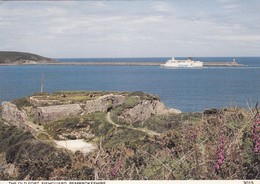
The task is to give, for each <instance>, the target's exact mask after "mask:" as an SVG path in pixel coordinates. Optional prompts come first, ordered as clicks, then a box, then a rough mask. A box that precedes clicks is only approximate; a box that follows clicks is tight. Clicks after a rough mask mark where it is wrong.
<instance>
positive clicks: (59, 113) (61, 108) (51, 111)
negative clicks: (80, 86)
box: [35, 104, 83, 123]
mask: <svg viewBox="0 0 260 184" xmlns="http://www.w3.org/2000/svg"><path fill="white" fill-rule="evenodd" d="M82 112H83V109H82V108H81V107H80V105H79V104H68V105H54V106H47V107H37V108H36V112H35V120H36V121H38V122H41V123H50V122H54V121H57V120H60V119H66V118H68V117H70V116H74V115H77V114H81V113H82Z"/></svg>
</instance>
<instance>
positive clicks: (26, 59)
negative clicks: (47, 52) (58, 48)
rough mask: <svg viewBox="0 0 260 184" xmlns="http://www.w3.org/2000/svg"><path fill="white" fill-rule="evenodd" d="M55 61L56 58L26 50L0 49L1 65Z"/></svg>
mask: <svg viewBox="0 0 260 184" xmlns="http://www.w3.org/2000/svg"><path fill="white" fill-rule="evenodd" d="M39 63H41V64H47V63H57V60H55V59H51V58H47V57H43V56H39V55H36V54H31V53H26V52H13V51H0V64H1V65H20V64H39Z"/></svg>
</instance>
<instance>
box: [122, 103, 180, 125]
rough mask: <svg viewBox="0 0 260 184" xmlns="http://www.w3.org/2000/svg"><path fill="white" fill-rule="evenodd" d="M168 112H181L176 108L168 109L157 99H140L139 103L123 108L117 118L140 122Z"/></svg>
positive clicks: (129, 121)
mask: <svg viewBox="0 0 260 184" xmlns="http://www.w3.org/2000/svg"><path fill="white" fill-rule="evenodd" d="M168 113H177V114H178V113H181V111H180V110H177V109H168V108H166V107H165V105H164V104H163V103H162V102H160V101H159V100H142V101H141V102H140V103H139V104H137V105H136V106H134V107H133V108H130V109H125V110H123V112H122V114H121V115H120V116H119V118H122V119H124V120H126V121H127V122H128V123H135V122H142V121H144V120H146V119H148V118H150V117H151V116H153V115H162V114H168Z"/></svg>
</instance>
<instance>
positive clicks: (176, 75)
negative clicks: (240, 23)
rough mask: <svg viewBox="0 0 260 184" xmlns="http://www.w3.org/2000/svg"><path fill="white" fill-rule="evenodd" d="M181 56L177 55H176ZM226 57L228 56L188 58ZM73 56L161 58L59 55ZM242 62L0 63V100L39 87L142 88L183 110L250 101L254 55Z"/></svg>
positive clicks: (259, 70)
mask: <svg viewBox="0 0 260 184" xmlns="http://www.w3.org/2000/svg"><path fill="white" fill-rule="evenodd" d="M177 59H182V58H177ZM193 59H194V60H200V61H220V62H221V61H232V59H233V58H224V57H221V58H193ZM59 60H61V61H65V62H66V61H69V62H71V61H76V62H92V61H94V62H165V61H166V60H167V58H105V59H104V58H78V59H73V58H63V59H59ZM236 61H237V62H238V63H240V64H244V65H246V66H243V67H203V68H201V69H190V68H187V69H184V68H182V69H165V68H161V67H159V66H48V65H35V66H34V65H30V66H0V102H2V101H10V100H12V99H15V98H20V97H23V96H30V95H32V94H33V93H36V92H39V91H40V87H41V76H42V75H43V76H44V91H45V92H48V93H52V92H55V91H61V90H62V91H64V90H74V91H82V90H87V91H130V92H134V91H144V92H147V93H152V94H156V95H158V96H160V99H161V101H162V102H164V103H165V105H166V106H168V107H172V108H178V109H180V110H182V111H184V112H195V111H203V110H205V109H208V108H225V107H230V106H238V107H245V108H248V106H249V107H251V106H252V107H253V106H254V105H255V103H256V102H257V101H260V57H241V58H236Z"/></svg>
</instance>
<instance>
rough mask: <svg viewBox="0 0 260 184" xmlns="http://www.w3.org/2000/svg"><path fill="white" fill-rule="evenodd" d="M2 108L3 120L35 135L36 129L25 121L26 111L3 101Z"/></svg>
mask: <svg viewBox="0 0 260 184" xmlns="http://www.w3.org/2000/svg"><path fill="white" fill-rule="evenodd" d="M2 109H3V110H2V118H3V120H5V121H6V122H8V123H9V124H12V125H14V126H16V127H18V128H20V129H23V130H26V131H29V132H31V133H32V134H33V135H36V131H35V130H34V129H32V128H31V127H30V126H29V125H28V124H27V123H26V122H27V121H28V117H27V115H26V113H25V112H22V111H20V110H18V109H17V107H16V105H15V104H12V103H10V102H3V103H2Z"/></svg>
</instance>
